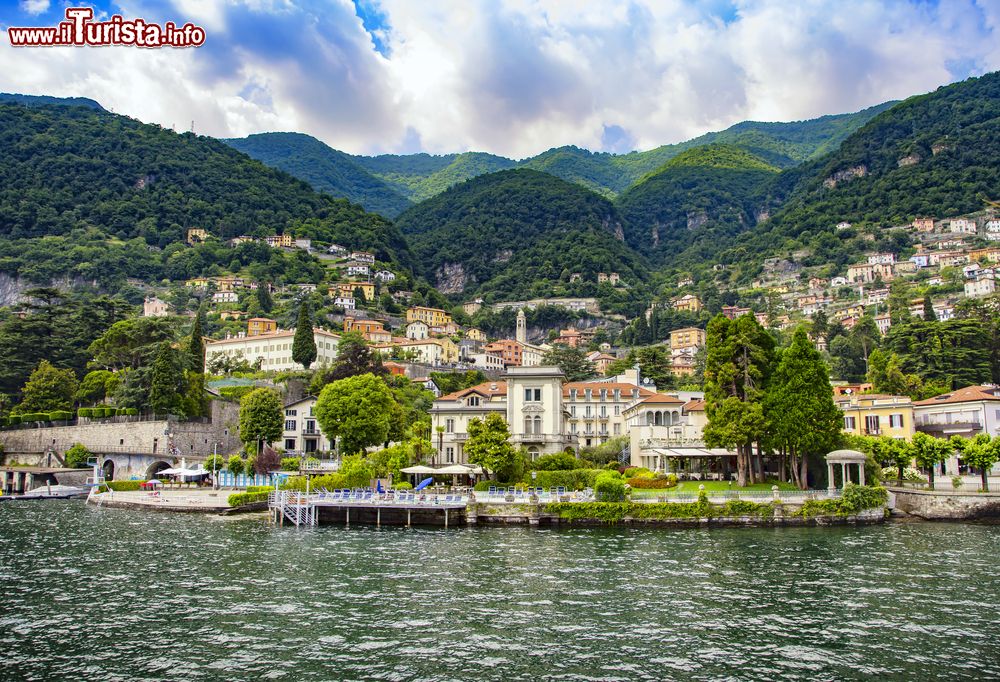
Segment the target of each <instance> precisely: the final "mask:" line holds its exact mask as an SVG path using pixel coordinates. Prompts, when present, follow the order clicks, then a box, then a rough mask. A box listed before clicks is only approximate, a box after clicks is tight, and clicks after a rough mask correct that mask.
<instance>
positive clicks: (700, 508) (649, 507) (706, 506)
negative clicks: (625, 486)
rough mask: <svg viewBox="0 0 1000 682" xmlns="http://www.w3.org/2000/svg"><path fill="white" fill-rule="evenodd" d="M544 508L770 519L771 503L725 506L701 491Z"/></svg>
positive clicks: (562, 512)
mask: <svg viewBox="0 0 1000 682" xmlns="http://www.w3.org/2000/svg"><path fill="white" fill-rule="evenodd" d="M545 511H547V512H550V513H553V514H558V515H559V517H560V518H563V519H569V520H578V519H588V520H598V521H605V522H607V523H617V522H619V521H622V520H623V519H625V518H626V517H630V518H633V519H654V520H656V519H659V520H666V519H703V518H712V517H731V516H756V517H759V518H771V517H773V516H774V507H773V506H772V505H771V504H770V503H757V502H748V501H746V500H730V501H729V502H726V503H725V504H723V505H716V504H711V503H710V502H709V501H708V497H707V496H706V495H704V493H702V494H701V495H699V499H698V501H697V502H656V503H650V504H644V503H641V502H552V503H550V504H547V505H545Z"/></svg>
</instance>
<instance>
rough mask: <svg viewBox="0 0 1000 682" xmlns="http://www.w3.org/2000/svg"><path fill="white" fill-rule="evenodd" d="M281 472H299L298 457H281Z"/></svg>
mask: <svg viewBox="0 0 1000 682" xmlns="http://www.w3.org/2000/svg"><path fill="white" fill-rule="evenodd" d="M281 470H282V471H298V470H299V458H298V457H282V458H281Z"/></svg>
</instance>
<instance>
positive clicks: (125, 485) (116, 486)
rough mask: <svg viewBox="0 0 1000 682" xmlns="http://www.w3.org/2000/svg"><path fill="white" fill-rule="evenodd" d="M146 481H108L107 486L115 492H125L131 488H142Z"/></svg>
mask: <svg viewBox="0 0 1000 682" xmlns="http://www.w3.org/2000/svg"><path fill="white" fill-rule="evenodd" d="M143 483H145V481H108V482H107V486H108V488H110V489H111V490H114V491H115V492H125V491H129V490H142V484H143Z"/></svg>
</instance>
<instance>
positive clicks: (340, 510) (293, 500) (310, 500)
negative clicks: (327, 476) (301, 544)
mask: <svg viewBox="0 0 1000 682" xmlns="http://www.w3.org/2000/svg"><path fill="white" fill-rule="evenodd" d="M268 506H269V508H270V510H271V514H272V518H273V521H274V523H275V524H276V525H284V524H285V523H289V524H291V525H295V526H315V525H319V524H320V523H323V524H343V525H345V526H350V525H351V524H352V523H354V524H362V525H374V526H376V527H379V526H383V525H386V526H407V527H409V526H413V525H422V526H443V527H445V528H449V527H455V526H460V525H474V524H475V523H476V514H475V512H474V511H471V512H470V508H474V505H473V506H472V507H470V505H469V501H468V499H467V498H465V497H463V496H460V495H421V496H417V495H412V494H404V495H398V496H397V495H379V494H359V495H331V494H328V493H327V494H324V493H313V494H308V495H307V494H304V493H297V492H292V491H278V492H276V493H272V494H271V497H270V499H269V503H268Z"/></svg>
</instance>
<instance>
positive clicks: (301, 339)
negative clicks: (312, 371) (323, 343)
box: [292, 300, 316, 369]
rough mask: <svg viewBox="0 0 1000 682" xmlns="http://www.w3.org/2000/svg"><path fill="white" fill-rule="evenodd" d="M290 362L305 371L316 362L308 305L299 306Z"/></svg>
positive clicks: (303, 302) (314, 342)
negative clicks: (295, 363) (293, 362)
mask: <svg viewBox="0 0 1000 682" xmlns="http://www.w3.org/2000/svg"><path fill="white" fill-rule="evenodd" d="M292 360H294V361H295V362H297V363H299V364H300V365H302V366H303V367H305V368H306V369H309V365H311V364H312V363H313V361H314V360H316V339H315V338H313V325H312V316H311V315H310V314H309V303H308V302H306V301H305V300H303V301H302V303H301V304H300V305H299V317H298V320H296V322H295V337H294V338H293V339H292Z"/></svg>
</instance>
